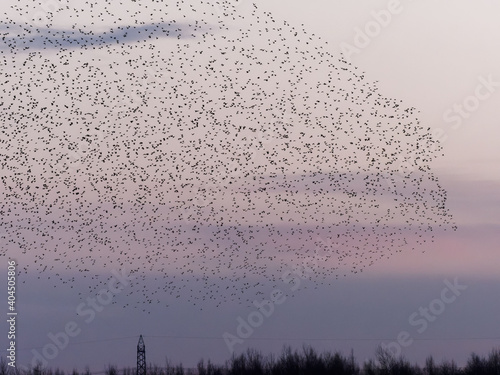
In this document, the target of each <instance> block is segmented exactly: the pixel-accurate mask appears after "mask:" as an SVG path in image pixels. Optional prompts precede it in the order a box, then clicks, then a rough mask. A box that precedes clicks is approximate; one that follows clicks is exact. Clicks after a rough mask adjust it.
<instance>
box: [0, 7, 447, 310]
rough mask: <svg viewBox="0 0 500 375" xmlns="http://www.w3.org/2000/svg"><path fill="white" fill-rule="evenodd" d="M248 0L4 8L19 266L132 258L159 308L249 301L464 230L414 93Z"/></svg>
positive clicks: (95, 267)
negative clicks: (381, 84)
mask: <svg viewBox="0 0 500 375" xmlns="http://www.w3.org/2000/svg"><path fill="white" fill-rule="evenodd" d="M241 3H242V2H231V1H228V0H226V1H217V2H207V1H199V0H197V1H195V0H181V1H177V2H158V1H154V0H144V1H141V2H135V1H132V0H123V1H122V7H120V8H121V9H127V12H126V14H124V13H123V12H119V9H118V8H117V7H115V6H114V4H112V3H111V1H110V0H105V1H97V0H88V1H85V2H81V3H75V4H73V3H71V4H70V3H68V4H67V5H64V6H62V5H59V6H58V7H56V8H57V9H53V10H52V11H50V12H46V13H45V14H44V15H45V16H44V17H43V19H42V18H40V19H33V17H34V15H36V14H39V13H40V9H38V8H36V7H37V5H36V4H35V3H31V2H25V3H24V5H23V6H21V5H12V6H11V7H10V9H8V10H7V11H6V13H5V15H4V19H5V20H6V22H5V23H4V24H3V25H2V26H1V28H0V29H1V30H2V45H1V47H0V49H1V51H2V60H3V62H2V64H3V69H2V70H3V73H2V91H3V92H2V99H1V101H2V104H1V105H2V111H1V113H0V116H1V120H2V121H1V122H0V123H1V125H0V126H1V129H2V131H1V135H0V142H1V143H2V146H1V149H0V164H1V181H0V194H1V197H0V198H1V199H0V213H1V231H2V232H1V237H2V241H1V243H0V246H1V247H0V248H1V251H0V254H1V255H3V256H5V255H6V254H8V253H12V252H13V253H16V254H19V256H22V257H24V258H26V263H25V264H23V270H20V271H19V272H24V273H26V274H30V273H35V274H36V275H38V277H46V278H50V277H51V276H52V278H51V281H52V282H53V283H55V285H56V286H61V285H65V286H67V287H69V288H71V289H78V291H79V293H80V295H81V298H86V296H87V295H89V294H95V293H98V292H99V291H100V290H102V288H103V287H105V286H106V285H107V283H109V280H110V278H111V277H112V276H109V272H108V274H105V273H103V270H110V269H115V270H117V269H127V270H128V271H129V272H130V273H131V275H133V276H134V280H133V281H132V282H131V283H130V285H128V286H127V287H126V288H124V291H123V293H122V295H121V296H120V299H119V301H120V303H122V304H123V307H124V308H125V307H129V306H135V307H136V308H140V309H142V310H143V311H148V312H149V311H150V309H151V306H152V305H164V306H165V307H168V306H170V305H172V304H173V303H175V300H177V299H185V300H187V301H189V302H190V303H192V304H193V305H196V306H200V307H203V306H205V305H207V304H214V305H216V306H223V305H225V304H231V303H239V304H247V305H251V303H252V302H253V301H254V300H255V298H257V297H258V296H262V295H266V294H268V291H269V290H270V289H272V288H277V287H279V288H281V289H283V288H285V290H286V291H287V293H292V292H290V291H291V290H292V288H293V282H292V281H290V280H291V279H290V277H289V276H290V273H292V274H293V275H294V277H295V279H296V280H303V281H304V282H303V283H302V284H301V285H303V286H304V287H307V286H309V287H317V286H319V285H333V284H334V283H335V281H336V280H337V279H339V278H341V277H347V276H352V277H354V275H356V274H358V273H361V272H363V270H365V269H366V268H367V267H370V266H372V265H373V264H375V263H376V262H380V261H382V260H383V259H386V258H389V257H391V256H393V255H395V254H398V253H400V252H403V251H404V252H409V251H415V250H416V249H418V248H419V247H421V246H422V245H423V244H424V243H425V242H426V241H429V242H431V241H432V240H433V236H434V235H435V234H436V233H438V232H439V231H442V230H452V229H456V225H455V223H454V220H453V216H452V214H451V213H450V211H449V209H448V208H447V206H446V201H447V193H446V190H445V189H444V188H443V186H442V185H441V184H440V182H439V179H438V177H437V176H436V174H434V173H433V171H432V169H431V166H432V161H433V160H435V159H436V158H438V157H439V156H440V155H442V152H443V150H442V146H441V145H440V144H439V142H438V140H436V139H434V138H433V137H432V134H431V132H430V129H429V128H428V127H427V128H426V127H425V126H423V125H421V124H420V121H419V118H418V111H417V109H416V108H414V107H411V106H409V105H407V104H406V103H404V102H403V101H402V100H399V99H394V98H390V97H386V96H385V95H383V94H382V93H380V90H379V88H378V84H377V82H376V81H373V80H370V79H369V77H368V76H369V75H368V74H367V73H365V72H362V71H360V69H359V68H358V67H356V66H355V65H353V64H352V63H351V62H348V61H347V60H346V59H345V58H344V57H342V56H341V55H339V56H337V55H335V54H334V53H332V52H331V46H329V44H328V43H326V42H325V41H323V40H322V39H321V38H320V37H319V36H316V35H314V34H312V33H310V32H308V31H307V30H305V29H304V28H303V27H302V26H298V25H295V26H294V25H292V23H291V22H287V21H285V20H282V19H280V18H278V17H275V16H274V15H273V14H271V13H270V12H266V11H264V10H261V9H259V7H257V6H256V5H255V4H251V3H250V4H249V5H248V7H247V8H245V11H243V10H242V7H244V5H242V4H241ZM248 8H249V9H248ZM42 11H43V10H42ZM42 13H43V12H42ZM62 19H64V20H65V21H66V23H64V24H62V23H61V20H62ZM109 25H111V27H110V26H109ZM28 259H31V261H30V262H28ZM55 273H57V277H54V274H55ZM305 281H307V282H305ZM83 286H84V287H83ZM73 287H75V288H73ZM292 294H293V293H292ZM117 298H118V297H117ZM115 302H116V301H114V302H113V303H115Z"/></svg>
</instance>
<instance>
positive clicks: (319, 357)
mask: <svg viewBox="0 0 500 375" xmlns="http://www.w3.org/2000/svg"><path fill="white" fill-rule="evenodd" d="M375 358H376V359H375V360H369V361H367V362H364V363H363V364H362V365H359V364H358V363H357V362H356V360H355V358H354V355H353V353H352V352H351V354H350V355H349V356H344V355H343V354H341V353H339V352H336V353H333V354H332V353H321V354H319V353H317V352H316V351H315V350H314V349H313V348H311V347H303V348H302V350H292V349H291V348H290V347H285V348H284V349H283V351H282V353H281V354H280V355H279V356H273V355H269V356H263V355H262V354H261V353H260V352H258V351H256V350H248V351H247V352H246V353H244V354H241V355H237V356H233V357H232V358H231V359H230V360H228V361H227V362H226V363H225V364H224V365H216V364H213V363H212V362H210V361H207V362H205V361H204V360H201V361H200V362H198V365H197V368H196V369H186V368H184V367H183V366H182V364H178V365H173V364H172V363H171V362H169V361H168V360H167V363H166V365H165V366H163V367H160V366H156V365H151V364H150V365H148V368H147V371H146V374H147V375H483V374H484V375H500V349H494V350H492V351H491V353H490V354H489V355H488V356H486V357H481V356H479V355H477V354H474V353H473V354H471V355H470V357H469V359H468V360H467V364H466V365H465V367H463V368H459V367H458V366H457V365H456V364H455V362H453V361H451V362H442V363H439V364H437V363H435V361H434V359H433V358H432V357H429V358H427V360H426V363H425V365H424V366H419V365H417V364H411V363H410V362H409V361H408V360H407V359H405V358H404V357H402V356H400V357H398V358H396V357H394V356H393V355H392V354H391V353H390V352H389V351H387V350H384V349H382V348H380V347H379V348H378V349H377V351H376V355H375ZM99 374H105V375H135V374H136V369H135V368H133V367H128V368H124V369H119V368H118V367H116V366H112V365H110V366H108V367H107V368H106V369H105V371H103V372H100V373H99ZM0 375H94V374H92V373H91V372H90V370H89V369H88V368H87V369H86V370H85V371H83V372H78V371H77V370H73V371H72V372H70V373H64V372H63V371H61V370H58V369H55V370H52V369H50V368H45V367H42V366H41V365H38V366H35V367H34V368H31V369H29V370H25V371H23V370H15V369H13V368H12V367H9V366H8V365H7V361H6V360H5V358H3V357H2V358H1V360H0Z"/></svg>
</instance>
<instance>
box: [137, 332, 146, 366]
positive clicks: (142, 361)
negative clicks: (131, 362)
mask: <svg viewBox="0 0 500 375" xmlns="http://www.w3.org/2000/svg"><path fill="white" fill-rule="evenodd" d="M137 375H146V345H144V340H143V339H142V335H141V336H140V337H139V342H138V343H137Z"/></svg>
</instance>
